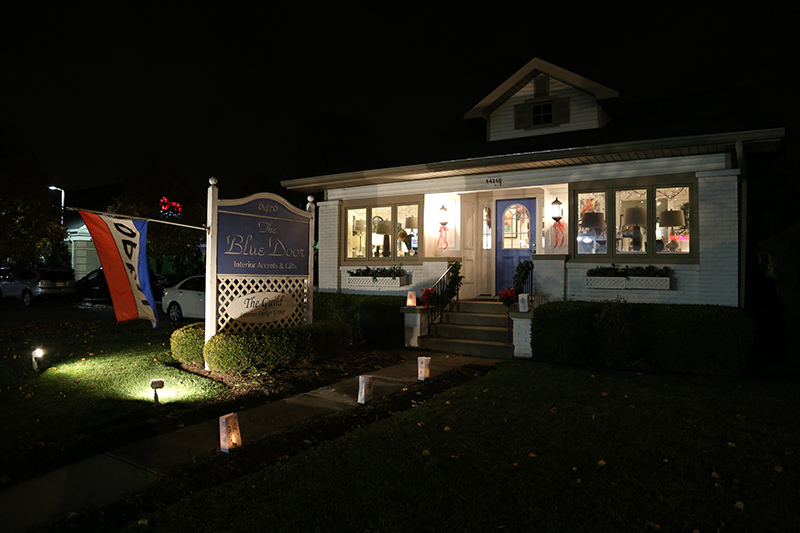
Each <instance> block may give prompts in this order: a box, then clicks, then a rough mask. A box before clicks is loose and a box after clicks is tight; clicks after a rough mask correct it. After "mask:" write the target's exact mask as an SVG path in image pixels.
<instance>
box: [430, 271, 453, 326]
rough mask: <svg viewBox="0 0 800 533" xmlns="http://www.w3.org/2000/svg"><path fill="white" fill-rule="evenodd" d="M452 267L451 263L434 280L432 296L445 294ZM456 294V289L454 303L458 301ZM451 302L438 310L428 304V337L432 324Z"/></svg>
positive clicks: (436, 307)
mask: <svg viewBox="0 0 800 533" xmlns="http://www.w3.org/2000/svg"><path fill="white" fill-rule="evenodd" d="M454 266H455V265H454V264H453V263H451V264H450V265H448V267H447V270H445V271H444V273H443V274H442V275H441V276H439V279H438V280H436V283H434V284H433V294H435V295H436V294H445V293H446V292H447V286H448V285H449V284H450V277H451V275H452V272H453V267H454ZM458 293H459V290H458V288H456V295H455V298H456V301H458ZM452 301H453V300H452V298H451V299H450V300H448V302H447V303H446V304H445V305H443V306H442V307H441V308H439V307H438V306H436V305H431V304H430V303H429V304H428V335H430V334H431V332H432V331H433V328H432V326H433V324H435V323H436V321H437V320H439V319H440V318H441V317H442V314H444V310H445V309H447V308H448V307H449V306H450V303H451V302H452Z"/></svg>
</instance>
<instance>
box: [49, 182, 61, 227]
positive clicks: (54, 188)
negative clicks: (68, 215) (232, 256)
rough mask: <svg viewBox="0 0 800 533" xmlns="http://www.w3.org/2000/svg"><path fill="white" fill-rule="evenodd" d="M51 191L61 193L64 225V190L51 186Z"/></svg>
mask: <svg viewBox="0 0 800 533" xmlns="http://www.w3.org/2000/svg"><path fill="white" fill-rule="evenodd" d="M50 190H51V191H61V225H62V226H63V225H64V189H59V188H58V187H56V186H55V185H51V186H50Z"/></svg>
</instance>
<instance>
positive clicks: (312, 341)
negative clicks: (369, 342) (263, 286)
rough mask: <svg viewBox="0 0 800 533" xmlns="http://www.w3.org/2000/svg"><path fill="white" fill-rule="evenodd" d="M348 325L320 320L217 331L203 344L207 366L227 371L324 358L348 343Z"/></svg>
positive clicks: (269, 368)
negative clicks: (278, 326)
mask: <svg viewBox="0 0 800 533" xmlns="http://www.w3.org/2000/svg"><path fill="white" fill-rule="evenodd" d="M350 337H351V335H350V328H349V327H348V326H347V325H346V324H344V323H343V322H340V321H321V322H315V323H313V324H308V325H305V326H296V327H292V328H269V329H260V330H256V331H248V332H245V333H218V334H216V335H214V336H213V337H211V339H209V341H208V343H206V346H205V350H204V356H205V360H206V361H207V362H208V365H209V367H210V368H212V369H214V370H215V371H219V372H224V373H226V374H240V373H243V372H246V371H248V370H254V369H261V370H267V371H269V370H272V369H274V368H275V367H277V366H279V365H291V364H297V363H299V362H301V361H303V360H308V359H315V358H320V357H325V356H326V355H328V354H329V353H331V352H332V351H333V350H335V349H337V348H340V347H343V346H346V345H347V344H349V343H350Z"/></svg>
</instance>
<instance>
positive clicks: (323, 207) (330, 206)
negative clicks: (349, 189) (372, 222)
mask: <svg viewBox="0 0 800 533" xmlns="http://www.w3.org/2000/svg"><path fill="white" fill-rule="evenodd" d="M317 207H318V211H317V216H318V217H319V228H318V230H317V231H318V238H319V249H318V256H317V260H318V262H319V263H318V264H319V279H318V280H317V283H318V287H319V290H320V291H322V292H336V291H337V290H338V289H339V210H340V202H338V201H335V202H319V203H318V204H317Z"/></svg>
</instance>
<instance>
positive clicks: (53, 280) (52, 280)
mask: <svg viewBox="0 0 800 533" xmlns="http://www.w3.org/2000/svg"><path fill="white" fill-rule="evenodd" d="M0 293H2V297H3V298H17V299H19V300H22V303H23V305H25V307H28V306H30V305H31V304H32V303H33V301H34V299H38V298H44V297H61V298H67V299H71V298H73V297H74V296H75V277H74V276H73V275H72V273H71V272H69V271H68V270H57V269H44V268H17V269H7V268H4V269H2V271H0Z"/></svg>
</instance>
